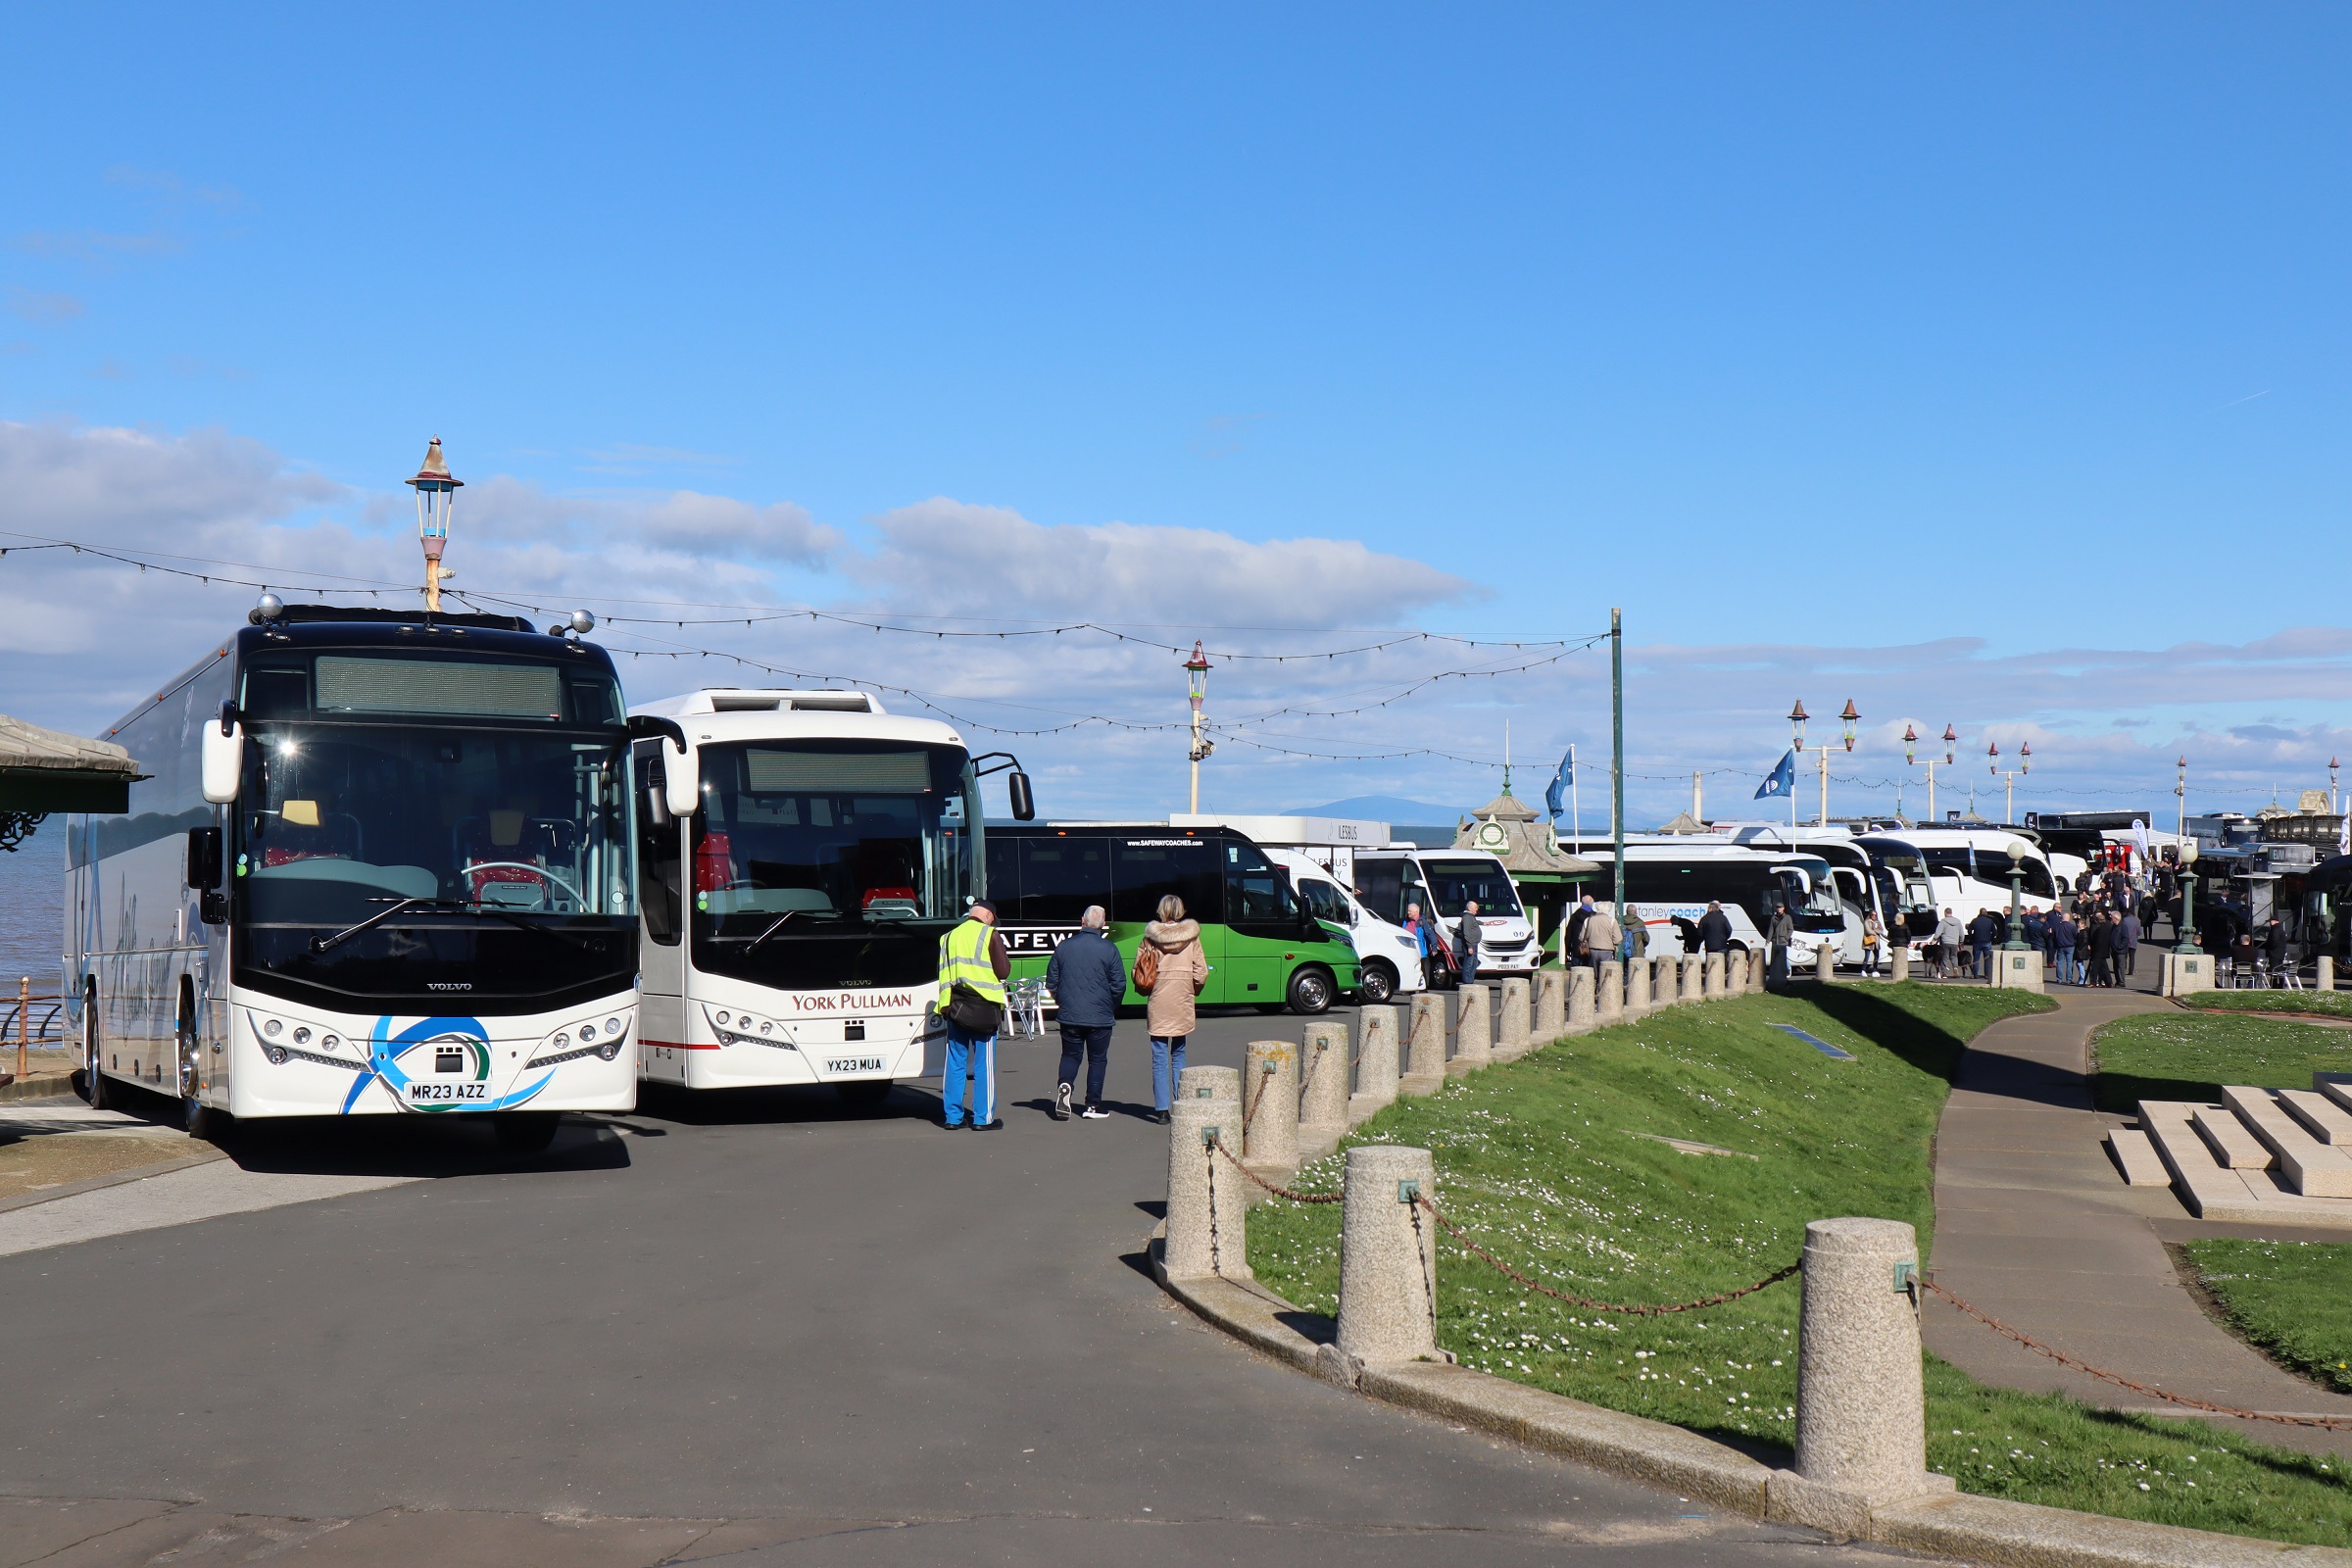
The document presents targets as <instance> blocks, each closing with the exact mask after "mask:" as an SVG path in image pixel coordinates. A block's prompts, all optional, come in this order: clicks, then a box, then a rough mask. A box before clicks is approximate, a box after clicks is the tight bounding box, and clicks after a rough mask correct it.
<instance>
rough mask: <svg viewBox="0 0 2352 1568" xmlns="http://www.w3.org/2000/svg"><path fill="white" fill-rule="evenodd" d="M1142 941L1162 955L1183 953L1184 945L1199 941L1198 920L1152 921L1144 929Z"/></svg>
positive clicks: (1199, 924) (1199, 925)
mask: <svg viewBox="0 0 2352 1568" xmlns="http://www.w3.org/2000/svg"><path fill="white" fill-rule="evenodd" d="M1144 940H1145V941H1147V942H1149V943H1151V944H1152V946H1153V947H1155V948H1157V949H1159V950H1160V951H1161V952H1162V953H1178V952H1181V951H1183V948H1184V945H1185V944H1186V943H1188V942H1198V941H1200V940H1201V922H1200V921H1198V920H1175V921H1168V922H1162V921H1158V920H1154V921H1152V923H1151V924H1150V925H1148V926H1146V927H1144Z"/></svg>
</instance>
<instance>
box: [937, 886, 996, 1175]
mask: <svg viewBox="0 0 2352 1568" xmlns="http://www.w3.org/2000/svg"><path fill="white" fill-rule="evenodd" d="M1010 973H1012V955H1010V954H1009V953H1006V952H1005V938H1004V937H1003V936H1001V935H999V934H998V932H997V907H996V905H995V903H994V902H993V901H991V900H988V899H975V900H973V901H972V907H971V909H970V911H969V912H968V913H966V914H965V916H964V918H963V921H962V923H960V924H959V925H957V926H956V929H955V930H953V931H950V932H949V933H948V934H947V935H946V936H944V937H941V938H940V939H939V999H938V1001H937V1002H936V1003H934V1004H933V1005H935V1006H936V1007H937V1008H938V1009H939V1013H940V1016H941V1017H943V1018H945V1019H946V1020H947V1023H948V1059H947V1063H946V1065H945V1067H944V1068H943V1070H942V1071H941V1073H940V1081H939V1099H940V1104H941V1106H942V1108H943V1109H944V1111H945V1112H946V1114H945V1116H944V1118H943V1119H944V1122H945V1125H946V1126H947V1128H948V1129H949V1131H951V1132H953V1131H954V1130H955V1129H956V1128H958V1127H961V1126H962V1125H963V1093H964V1080H965V1078H966V1077H967V1076H968V1077H969V1078H970V1080H971V1092H972V1131H974V1132H980V1133H991V1132H995V1131H997V1130H998V1129H999V1128H1001V1127H1003V1126H1004V1125H1005V1123H1004V1121H1003V1120H1002V1119H1001V1118H1000V1117H999V1116H998V1115H997V1026H998V1025H999V1024H1000V1023H1001V1022H1003V1020H1004V1017H1005V976H1006V975H1008V974H1010ZM958 993H960V995H959V994H958Z"/></svg>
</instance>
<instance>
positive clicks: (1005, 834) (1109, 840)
mask: <svg viewBox="0 0 2352 1568" xmlns="http://www.w3.org/2000/svg"><path fill="white" fill-rule="evenodd" d="M987 845H988V849H987V858H988V892H989V896H990V897H991V898H992V899H994V900H995V901H996V903H997V911H998V914H997V928H998V929H999V930H1001V931H1002V932H1004V934H1005V946H1006V947H1007V948H1008V949H1010V950H1011V954H1012V974H1013V978H1014V979H1016V980H1020V979H1028V978H1031V977H1035V976H1041V975H1043V974H1044V973H1045V972H1046V962H1047V960H1048V959H1049V958H1051V957H1052V956H1053V954H1054V947H1055V945H1056V944H1058V943H1059V942H1060V941H1061V939H1062V938H1064V937H1066V936H1068V935H1070V934H1071V933H1072V932H1074V931H1076V930H1077V929H1078V919H1079V916H1080V915H1082V914H1084V913H1085V912H1086V907H1087V906H1088V905H1090V904H1100V905H1101V906H1103V908H1104V909H1105V910H1107V911H1108V912H1109V914H1110V935H1111V938H1112V940H1114V941H1115V942H1117V943H1118V945H1119V949H1120V952H1121V953H1122V954H1124V955H1125V956H1126V959H1127V961H1128V963H1129V964H1130V965H1132V964H1133V963H1134V961H1135V949H1136V945H1137V944H1138V943H1139V942H1141V941H1142V940H1143V935H1144V927H1145V926H1146V925H1147V924H1149V923H1150V922H1151V920H1152V918H1153V911H1154V910H1155V909H1156V908H1157V907H1158V905H1159V901H1160V899H1161V897H1162V896H1163V895H1166V894H1170V893H1173V894H1175V895H1176V896H1177V897H1178V898H1180V899H1182V900H1183V901H1184V910H1185V913H1186V915H1187V916H1188V917H1190V918H1192V919H1195V920H1198V921H1200V922H1201V950H1202V952H1203V953H1204V954H1205V955H1206V956H1207V958H1208V986H1207V989H1205V990H1204V991H1202V992H1201V1005H1203V1006H1235V1005H1240V1006H1250V1005H1254V1006H1257V1007H1258V1008H1260V1009H1262V1010H1264V1011H1267V1012H1279V1011H1281V1010H1282V1009H1283V1008H1285V1007H1288V1008H1289V1009H1290V1010H1291V1011H1293V1012H1299V1013H1317V1012H1322V1011H1324V1010H1325V1009H1326V1008H1328V1007H1329V1006H1330V1005H1332V1003H1333V1002H1334V1001H1335V1000H1337V999H1338V997H1339V995H1340V993H1342V992H1344V991H1353V990H1355V989H1356V986H1357V984H1358V977H1357V973H1356V956H1355V950H1354V949H1353V948H1352V947H1350V946H1349V945H1348V939H1347V938H1346V936H1344V935H1342V934H1341V933H1339V932H1337V931H1335V930H1334V929H1332V928H1331V927H1329V926H1327V925H1325V924H1323V923H1322V922H1320V921H1318V920H1316V919H1315V917H1314V915H1313V914H1312V913H1311V912H1310V911H1309V910H1308V909H1307V908H1306V907H1304V906H1303V905H1301V904H1300V903H1299V896H1298V893H1297V891H1296V890H1295V889H1294V888H1293V887H1292V885H1291V879H1290V875H1289V873H1287V872H1286V871H1284V870H1283V869H1282V867H1280V866H1278V865H1276V864H1275V863H1274V862H1273V861H1272V860H1271V859H1269V858H1267V857H1266V853H1265V852H1264V851H1263V850H1261V849H1259V848H1258V847H1257V846H1256V845H1255V844H1254V843H1252V842H1250V839H1249V838H1248V837H1246V836H1245V835H1243V834H1240V833H1237V832H1235V831H1233V830H1232V829H1231V828H1223V827H1168V826H1166V825H1165V824H1163V823H1156V822H1135V823H1115V822H1114V823H1102V822H1062V823H1027V822H1020V823H1012V824H1009V825H1005V824H997V823H991V824H990V825H989V828H988V839H987ZM1126 1000H1127V1002H1128V1004H1129V1005H1136V1006H1140V1005H1143V1002H1144V999H1143V998H1142V997H1141V996H1138V995H1137V994H1136V993H1135V991H1134V990H1133V988H1132V987H1131V988H1130V989H1129V991H1128V993H1127V998H1126Z"/></svg>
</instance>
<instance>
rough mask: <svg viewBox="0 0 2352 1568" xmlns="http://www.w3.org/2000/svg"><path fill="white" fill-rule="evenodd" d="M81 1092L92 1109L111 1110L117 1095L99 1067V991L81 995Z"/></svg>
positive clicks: (90, 991) (94, 990)
mask: <svg viewBox="0 0 2352 1568" xmlns="http://www.w3.org/2000/svg"><path fill="white" fill-rule="evenodd" d="M81 1093H82V1098H83V1099H85V1100H87V1101H88V1102H89V1103H90V1108H91V1109H92V1110H111V1109H113V1108H114V1103H115V1097H114V1096H113V1095H112V1094H110V1093H109V1092H108V1090H107V1083H106V1074H105V1073H103V1072H101V1071H99V1069H98V993H97V989H96V988H95V987H92V988H91V989H89V990H86V991H84V992H83V993H82V995H81Z"/></svg>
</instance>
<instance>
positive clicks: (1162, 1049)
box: [1152, 1035, 1192, 1110]
mask: <svg viewBox="0 0 2352 1568" xmlns="http://www.w3.org/2000/svg"><path fill="white" fill-rule="evenodd" d="M1190 1039H1192V1036H1191V1035H1178V1036H1176V1037H1175V1038H1174V1039H1173V1040H1162V1039H1161V1038H1160V1037H1159V1036H1157V1035H1153V1036H1152V1109H1153V1110H1165V1109H1167V1108H1168V1104H1169V1103H1170V1102H1171V1101H1173V1100H1174V1099H1175V1098H1176V1080H1177V1079H1179V1078H1181V1077H1183V1076H1184V1043H1185V1042H1186V1041H1187V1040H1190Z"/></svg>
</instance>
